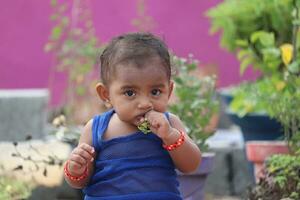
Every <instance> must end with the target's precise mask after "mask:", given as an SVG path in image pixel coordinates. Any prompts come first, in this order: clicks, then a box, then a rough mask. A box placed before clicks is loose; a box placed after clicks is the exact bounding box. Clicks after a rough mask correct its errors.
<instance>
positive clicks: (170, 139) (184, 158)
mask: <svg viewBox="0 0 300 200" xmlns="http://www.w3.org/2000/svg"><path fill="white" fill-rule="evenodd" d="M146 117H147V120H149V122H150V124H151V126H150V129H151V130H152V131H153V132H154V133H156V134H157V135H158V136H159V137H160V138H161V139H162V141H163V143H164V144H165V145H170V144H174V143H175V142H176V141H177V140H178V139H179V138H180V131H182V132H184V137H185V141H184V142H183V143H182V145H180V146H178V147H177V148H176V149H174V150H172V151H169V153H170V156H171V157H172V160H173V162H174V164H175V166H176V168H177V169H179V170H180V171H181V172H183V173H189V172H193V171H195V170H196V169H197V167H198V166H199V164H200V162H201V151H200V149H199V148H198V146H197V145H196V144H195V143H194V142H193V140H192V139H191V138H190V137H189V136H188V135H187V134H186V132H185V129H184V126H183V123H182V122H181V121H180V119H179V118H178V117H177V116H176V115H174V114H170V123H169V122H168V120H167V119H166V118H165V116H164V114H163V113H159V112H156V111H150V112H149V113H147V114H146Z"/></svg>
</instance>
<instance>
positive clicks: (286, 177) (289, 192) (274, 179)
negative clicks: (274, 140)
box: [248, 154, 300, 200]
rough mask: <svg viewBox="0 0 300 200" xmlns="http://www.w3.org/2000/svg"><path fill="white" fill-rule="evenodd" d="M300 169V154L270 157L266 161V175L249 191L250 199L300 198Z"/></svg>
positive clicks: (295, 199) (293, 199)
mask: <svg viewBox="0 0 300 200" xmlns="http://www.w3.org/2000/svg"><path fill="white" fill-rule="evenodd" d="M299 171H300V156H299V154H296V155H273V156H271V157H269V158H268V159H267V161H266V171H265V176H264V177H263V178H262V179H261V180H260V181H259V183H258V184H257V185H256V186H255V188H253V189H252V191H250V192H249V194H248V199H249V200H259V199H264V200H269V199H270V200H272V199H283V198H289V199H291V200H298V199H300V176H299Z"/></svg>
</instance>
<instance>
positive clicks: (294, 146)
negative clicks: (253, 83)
mask: <svg viewBox="0 0 300 200" xmlns="http://www.w3.org/2000/svg"><path fill="white" fill-rule="evenodd" d="M296 49H297V50H296V51H299V49H298V48H296ZM294 55H296V57H294V59H293V60H294V61H293V62H297V63H298V62H299V61H297V60H299V57H298V56H297V52H295V53H294ZM299 75H300V74H299V72H298V73H290V72H288V73H286V78H285V82H284V83H285V87H284V89H282V90H279V91H276V92H274V91H273V92H272V91H270V92H265V93H262V94H259V95H261V97H262V98H266V99H268V100H269V101H270V104H269V106H268V107H267V108H266V109H267V110H268V113H270V115H271V116H272V117H274V118H276V119H277V120H278V121H279V122H280V123H281V124H282V126H283V127H284V132H285V142H286V145H287V147H288V150H289V151H288V152H286V153H287V154H284V155H282V154H281V155H272V156H270V154H269V155H266V156H270V157H267V159H266V160H265V158H262V159H261V160H258V159H257V160H256V161H259V163H258V164H259V165H260V167H261V168H262V169H263V170H262V171H260V177H259V180H258V182H257V185H256V186H255V187H254V188H253V189H252V190H251V191H250V192H249V194H248V199H249V200H258V199H285V198H286V199H291V200H296V199H299V198H300V178H299V170H300V151H299V147H300V107H299V104H300V76H299ZM270 84H271V83H270ZM273 89H274V90H276V89H275V87H273ZM251 145H252V144H247V150H248V149H250V148H251ZM250 156H251V155H250ZM253 158H255V157H253ZM263 161H265V165H263Z"/></svg>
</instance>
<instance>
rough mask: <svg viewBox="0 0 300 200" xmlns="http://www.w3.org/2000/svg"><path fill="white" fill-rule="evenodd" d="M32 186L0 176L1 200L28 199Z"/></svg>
mask: <svg viewBox="0 0 300 200" xmlns="http://www.w3.org/2000/svg"><path fill="white" fill-rule="evenodd" d="M31 189H32V188H31V186H30V184H28V183H24V182H21V181H18V180H16V178H12V177H8V176H0V199H3V200H4V199H27V198H28V197H29V196H30V194H31Z"/></svg>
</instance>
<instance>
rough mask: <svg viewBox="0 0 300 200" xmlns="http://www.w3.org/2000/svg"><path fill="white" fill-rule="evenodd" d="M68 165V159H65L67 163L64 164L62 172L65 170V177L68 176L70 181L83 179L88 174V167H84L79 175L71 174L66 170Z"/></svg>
mask: <svg viewBox="0 0 300 200" xmlns="http://www.w3.org/2000/svg"><path fill="white" fill-rule="evenodd" d="M68 167H69V161H67V163H66V164H65V167H64V172H65V175H66V177H68V178H69V179H71V180H72V181H80V180H82V179H85V178H86V177H87V175H88V168H87V167H86V168H85V170H84V172H83V174H82V175H80V176H73V175H72V174H70V172H69V170H68Z"/></svg>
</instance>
